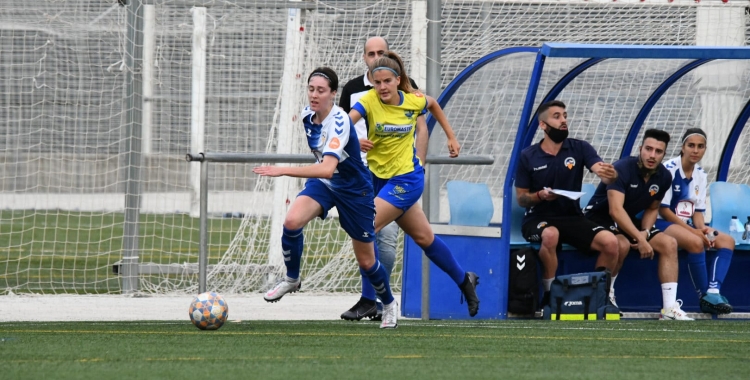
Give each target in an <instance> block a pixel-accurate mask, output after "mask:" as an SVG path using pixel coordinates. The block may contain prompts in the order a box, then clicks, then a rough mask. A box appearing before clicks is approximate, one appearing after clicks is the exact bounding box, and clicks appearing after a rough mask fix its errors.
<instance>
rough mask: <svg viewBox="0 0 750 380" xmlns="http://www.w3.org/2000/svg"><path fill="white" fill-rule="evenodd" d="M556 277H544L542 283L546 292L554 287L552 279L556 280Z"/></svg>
mask: <svg viewBox="0 0 750 380" xmlns="http://www.w3.org/2000/svg"><path fill="white" fill-rule="evenodd" d="M554 279H555V278H554V277H552V278H543V279H542V284H544V291H545V292H549V289H550V288H551V287H552V280H554Z"/></svg>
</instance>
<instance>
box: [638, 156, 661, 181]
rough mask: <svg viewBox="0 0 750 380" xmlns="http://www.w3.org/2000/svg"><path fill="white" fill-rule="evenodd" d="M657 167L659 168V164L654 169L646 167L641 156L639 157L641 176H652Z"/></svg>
mask: <svg viewBox="0 0 750 380" xmlns="http://www.w3.org/2000/svg"><path fill="white" fill-rule="evenodd" d="M657 169H659V166H657V167H655V168H653V169H648V168H647V167H645V166H644V165H643V162H642V161H641V158H640V157H639V158H638V172H640V174H641V177H650V176H652V175H653V174H654V173H656V170H657Z"/></svg>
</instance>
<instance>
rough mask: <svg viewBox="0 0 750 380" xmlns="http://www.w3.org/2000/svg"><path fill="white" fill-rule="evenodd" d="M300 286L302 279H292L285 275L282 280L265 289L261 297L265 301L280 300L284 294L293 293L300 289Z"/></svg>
mask: <svg viewBox="0 0 750 380" xmlns="http://www.w3.org/2000/svg"><path fill="white" fill-rule="evenodd" d="M301 287H302V281H301V280H300V279H299V278H297V279H293V278H289V277H286V278H285V279H284V280H281V281H279V283H278V284H276V286H274V287H273V289H271V290H269V291H267V292H266V294H265V295H264V296H263V299H264V300H266V302H276V301H278V300H280V299H281V297H283V296H284V294H287V293H294V292H296V291H298V290H300V288H301Z"/></svg>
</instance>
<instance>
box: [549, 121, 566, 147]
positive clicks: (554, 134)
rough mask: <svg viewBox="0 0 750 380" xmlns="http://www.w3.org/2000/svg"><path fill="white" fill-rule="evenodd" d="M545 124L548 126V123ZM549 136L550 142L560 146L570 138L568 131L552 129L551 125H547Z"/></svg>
mask: <svg viewBox="0 0 750 380" xmlns="http://www.w3.org/2000/svg"><path fill="white" fill-rule="evenodd" d="M544 124H547V123H544ZM547 135H548V136H549V139H550V140H552V141H554V142H555V143H557V144H559V143H561V142H563V141H565V139H567V138H568V130H567V129H557V128H552V127H551V126H550V125H549V124H547Z"/></svg>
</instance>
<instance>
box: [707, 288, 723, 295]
mask: <svg viewBox="0 0 750 380" xmlns="http://www.w3.org/2000/svg"><path fill="white" fill-rule="evenodd" d="M706 293H716V294H719V293H720V292H719V289H718V288H708V290H707V291H706Z"/></svg>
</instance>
